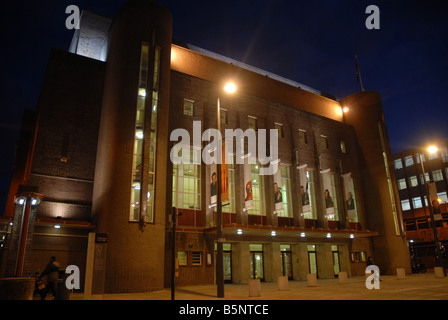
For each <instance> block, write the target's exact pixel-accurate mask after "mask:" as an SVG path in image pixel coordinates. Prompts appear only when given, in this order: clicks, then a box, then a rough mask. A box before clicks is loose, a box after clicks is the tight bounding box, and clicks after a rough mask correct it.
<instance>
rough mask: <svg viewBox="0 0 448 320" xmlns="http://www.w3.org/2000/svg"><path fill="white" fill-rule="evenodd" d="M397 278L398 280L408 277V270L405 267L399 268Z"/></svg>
mask: <svg viewBox="0 0 448 320" xmlns="http://www.w3.org/2000/svg"><path fill="white" fill-rule="evenodd" d="M397 278H398V280H400V279H404V278H406V271H405V270H404V268H397Z"/></svg>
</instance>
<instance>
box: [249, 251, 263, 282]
mask: <svg viewBox="0 0 448 320" xmlns="http://www.w3.org/2000/svg"><path fill="white" fill-rule="evenodd" d="M250 276H251V278H252V279H260V280H261V281H263V280H264V270H263V252H259V251H252V252H251V253H250Z"/></svg>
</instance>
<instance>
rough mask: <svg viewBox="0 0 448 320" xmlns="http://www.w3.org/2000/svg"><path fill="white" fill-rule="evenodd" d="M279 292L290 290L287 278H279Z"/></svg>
mask: <svg viewBox="0 0 448 320" xmlns="http://www.w3.org/2000/svg"><path fill="white" fill-rule="evenodd" d="M278 290H289V284H288V277H287V276H279V277H278Z"/></svg>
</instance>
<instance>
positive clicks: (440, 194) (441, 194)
mask: <svg viewBox="0 0 448 320" xmlns="http://www.w3.org/2000/svg"><path fill="white" fill-rule="evenodd" d="M437 198H439V199H440V200H442V203H446V202H448V197H447V195H446V191H444V192H438V193H437Z"/></svg>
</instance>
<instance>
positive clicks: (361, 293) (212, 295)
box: [70, 270, 448, 301]
mask: <svg viewBox="0 0 448 320" xmlns="http://www.w3.org/2000/svg"><path fill="white" fill-rule="evenodd" d="M70 300H171V289H170V288H166V289H163V290H160V291H152V292H145V293H121V294H104V295H94V296H89V297H85V296H84V294H82V293H72V294H71V295H70ZM175 300H181V301H185V300H218V301H223V300H224V301H226V300H251V301H252V300H254V301H255V300H283V301H284V300H448V277H444V278H437V277H436V275H435V274H434V272H433V271H431V270H428V272H427V273H423V274H410V275H406V276H405V277H404V278H401V279H398V277H397V276H396V275H382V276H381V281H380V282H379V289H375V288H372V289H368V288H367V287H366V277H362V276H361V277H350V278H348V279H346V281H345V282H344V283H340V281H339V279H317V285H316V286H313V287H311V286H308V282H307V281H288V286H287V288H286V290H280V289H279V285H278V283H277V282H262V283H261V290H260V295H259V296H255V297H254V296H251V297H250V296H249V285H248V284H225V285H224V298H218V297H217V288H216V286H215V285H202V286H187V287H177V288H176V290H175Z"/></svg>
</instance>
